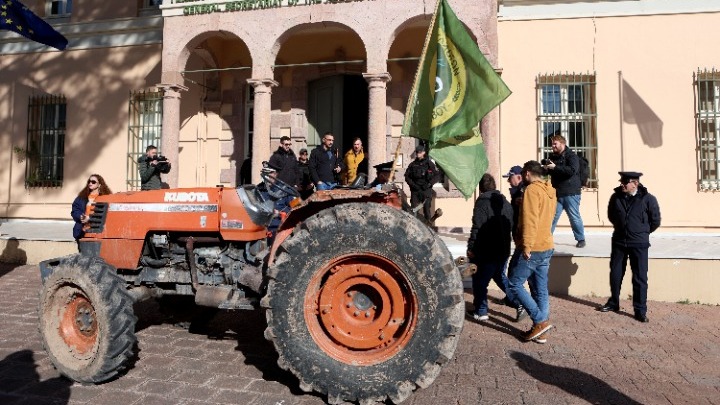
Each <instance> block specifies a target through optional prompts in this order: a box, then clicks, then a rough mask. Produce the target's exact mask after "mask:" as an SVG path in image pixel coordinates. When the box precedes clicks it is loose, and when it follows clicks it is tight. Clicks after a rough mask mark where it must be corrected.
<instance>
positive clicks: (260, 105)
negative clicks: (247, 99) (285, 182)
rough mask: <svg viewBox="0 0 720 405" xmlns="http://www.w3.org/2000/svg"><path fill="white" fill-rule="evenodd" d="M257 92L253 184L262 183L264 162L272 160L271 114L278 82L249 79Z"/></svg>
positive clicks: (254, 119) (254, 113)
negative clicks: (273, 92) (272, 99)
mask: <svg viewBox="0 0 720 405" xmlns="http://www.w3.org/2000/svg"><path fill="white" fill-rule="evenodd" d="M248 84H250V85H251V86H253V89H254V91H255V103H254V111H253V146H252V165H251V168H252V177H251V179H252V182H253V183H259V182H260V169H261V168H262V162H263V160H268V159H270V112H271V105H270V101H271V96H272V88H273V87H276V86H278V82H276V81H275V80H272V79H248Z"/></svg>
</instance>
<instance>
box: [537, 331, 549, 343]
mask: <svg viewBox="0 0 720 405" xmlns="http://www.w3.org/2000/svg"><path fill="white" fill-rule="evenodd" d="M548 335H550V332H545V333H543V334H542V335H540V336H538V337H536V338H535V339H533V342H535V343H540V344H541V345H544V344H545V343H547V338H548Z"/></svg>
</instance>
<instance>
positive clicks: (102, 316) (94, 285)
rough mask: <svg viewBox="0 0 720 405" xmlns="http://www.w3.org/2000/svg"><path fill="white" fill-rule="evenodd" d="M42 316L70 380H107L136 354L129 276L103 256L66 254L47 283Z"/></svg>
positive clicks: (55, 357) (48, 346)
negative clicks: (116, 268) (127, 286)
mask: <svg viewBox="0 0 720 405" xmlns="http://www.w3.org/2000/svg"><path fill="white" fill-rule="evenodd" d="M38 316H39V320H40V334H41V336H42V342H43V345H44V347H45V350H46V351H47V353H48V355H49V356H50V359H51V360H52V362H53V364H54V365H55V368H57V370H58V371H59V372H60V373H61V374H63V375H65V376H66V377H68V378H70V379H71V380H74V381H78V382H81V383H100V382H103V381H106V380H108V379H110V378H112V377H114V376H115V375H116V374H117V373H118V372H119V371H120V370H122V368H123V367H124V366H125V364H126V362H127V360H128V359H129V358H130V356H131V355H132V351H133V348H134V345H135V342H136V338H135V322H136V317H135V315H134V314H133V301H132V299H131V298H130V295H129V294H128V293H127V292H126V290H125V281H124V280H123V279H122V278H120V276H118V275H117V273H116V270H115V269H114V268H113V267H112V266H110V265H108V264H107V263H105V262H104V261H103V260H102V259H100V258H96V257H85V256H81V255H74V256H70V257H68V258H66V259H63V260H62V261H61V262H60V264H59V265H58V266H57V267H56V268H55V269H54V271H53V272H52V274H50V276H48V278H47V279H46V280H45V282H44V284H43V288H42V291H41V292H40V306H39V309H38Z"/></svg>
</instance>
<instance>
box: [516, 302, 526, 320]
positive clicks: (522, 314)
mask: <svg viewBox="0 0 720 405" xmlns="http://www.w3.org/2000/svg"><path fill="white" fill-rule="evenodd" d="M527 316H528V313H527V310H525V307H524V306H522V305H520V306H518V307H517V310H516V311H515V322H520V321H522V320H523V319H525V318H527Z"/></svg>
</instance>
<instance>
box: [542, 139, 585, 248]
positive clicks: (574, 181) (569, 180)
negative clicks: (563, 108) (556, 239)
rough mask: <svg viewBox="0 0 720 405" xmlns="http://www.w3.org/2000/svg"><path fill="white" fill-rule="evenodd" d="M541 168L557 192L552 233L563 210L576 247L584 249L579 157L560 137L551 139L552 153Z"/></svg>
mask: <svg viewBox="0 0 720 405" xmlns="http://www.w3.org/2000/svg"><path fill="white" fill-rule="evenodd" d="M541 163H542V165H543V167H544V168H545V169H546V170H548V172H549V173H550V180H551V182H552V185H553V187H554V188H555V191H557V209H556V211H555V218H554V219H553V222H552V232H553V233H555V226H556V225H557V223H558V220H559V219H560V215H561V214H562V212H563V210H565V211H566V212H567V215H568V219H569V220H570V227H571V228H572V232H573V236H574V237H575V240H576V241H577V244H576V245H575V246H576V247H579V248H583V247H585V227H584V226H583V220H582V217H581V216H580V196H581V195H582V191H581V190H582V181H581V180H580V157H579V156H578V155H577V154H576V153H575V152H573V151H572V150H570V148H568V147H567V141H566V140H565V137H564V136H562V135H555V136H553V137H552V153H551V154H550V158H549V159H543V160H542V162H541Z"/></svg>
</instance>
